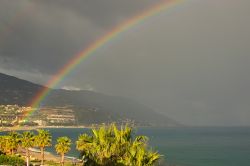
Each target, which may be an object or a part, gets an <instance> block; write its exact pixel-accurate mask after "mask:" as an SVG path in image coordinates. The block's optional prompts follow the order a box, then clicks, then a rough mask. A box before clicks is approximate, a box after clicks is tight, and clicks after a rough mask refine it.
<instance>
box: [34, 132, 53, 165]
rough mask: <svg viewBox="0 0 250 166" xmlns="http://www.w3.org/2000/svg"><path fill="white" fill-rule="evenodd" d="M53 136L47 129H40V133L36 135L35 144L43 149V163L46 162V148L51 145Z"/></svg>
mask: <svg viewBox="0 0 250 166" xmlns="http://www.w3.org/2000/svg"><path fill="white" fill-rule="evenodd" d="M51 141H52V136H51V134H50V133H49V131H47V130H43V129H39V130H38V135H36V136H35V144H36V146H38V147H39V148H40V150H41V158H42V160H41V165H43V164H44V149H45V147H47V146H51Z"/></svg>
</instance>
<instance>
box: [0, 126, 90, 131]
mask: <svg viewBox="0 0 250 166" xmlns="http://www.w3.org/2000/svg"><path fill="white" fill-rule="evenodd" d="M56 128H79V129H90V128H93V126H16V127H0V132H7V131H27V130H37V129H56Z"/></svg>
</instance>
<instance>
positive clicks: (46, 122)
mask: <svg viewBox="0 0 250 166" xmlns="http://www.w3.org/2000/svg"><path fill="white" fill-rule="evenodd" d="M29 113H32V115H29ZM27 115H29V116H28V118H27ZM76 123H77V120H76V117H75V114H74V111H73V110H72V109H71V108H70V106H63V107H42V108H41V109H40V110H39V111H35V108H31V107H23V106H18V105H0V126H1V127H12V126H67V125H71V126H73V125H76Z"/></svg>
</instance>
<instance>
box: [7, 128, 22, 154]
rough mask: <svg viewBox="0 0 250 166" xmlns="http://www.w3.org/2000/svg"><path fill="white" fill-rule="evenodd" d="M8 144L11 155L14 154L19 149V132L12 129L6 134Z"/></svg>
mask: <svg viewBox="0 0 250 166" xmlns="http://www.w3.org/2000/svg"><path fill="white" fill-rule="evenodd" d="M6 138H7V139H6V142H5V144H6V146H7V148H8V149H9V151H10V153H11V155H14V151H15V150H17V148H18V144H19V140H20V138H19V134H18V133H17V132H15V131H11V132H9V133H8V135H7V136H6Z"/></svg>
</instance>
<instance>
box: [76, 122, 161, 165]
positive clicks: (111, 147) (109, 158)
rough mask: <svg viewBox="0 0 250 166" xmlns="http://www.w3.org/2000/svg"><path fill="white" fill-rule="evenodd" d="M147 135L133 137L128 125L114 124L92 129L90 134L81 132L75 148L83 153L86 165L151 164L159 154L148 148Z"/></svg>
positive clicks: (156, 159)
mask: <svg viewBox="0 0 250 166" xmlns="http://www.w3.org/2000/svg"><path fill="white" fill-rule="evenodd" d="M147 140H148V139H147V137H145V136H137V137H135V138H134V139H133V135H132V128H131V127H129V125H126V126H121V128H120V129H118V128H117V126H116V125H115V124H111V125H109V126H101V127H99V128H97V129H92V135H87V134H82V135H80V136H79V138H78V140H77V142H76V148H77V149H78V150H80V151H81V152H82V154H83V158H84V159H86V160H87V161H86V164H88V165H91V164H92V165H105V166H108V165H128V166H134V165H137V166H144V165H147V166H152V165H155V164H156V163H157V161H158V160H159V158H160V155H159V154H158V153H157V152H153V151H150V150H148V146H147Z"/></svg>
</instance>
